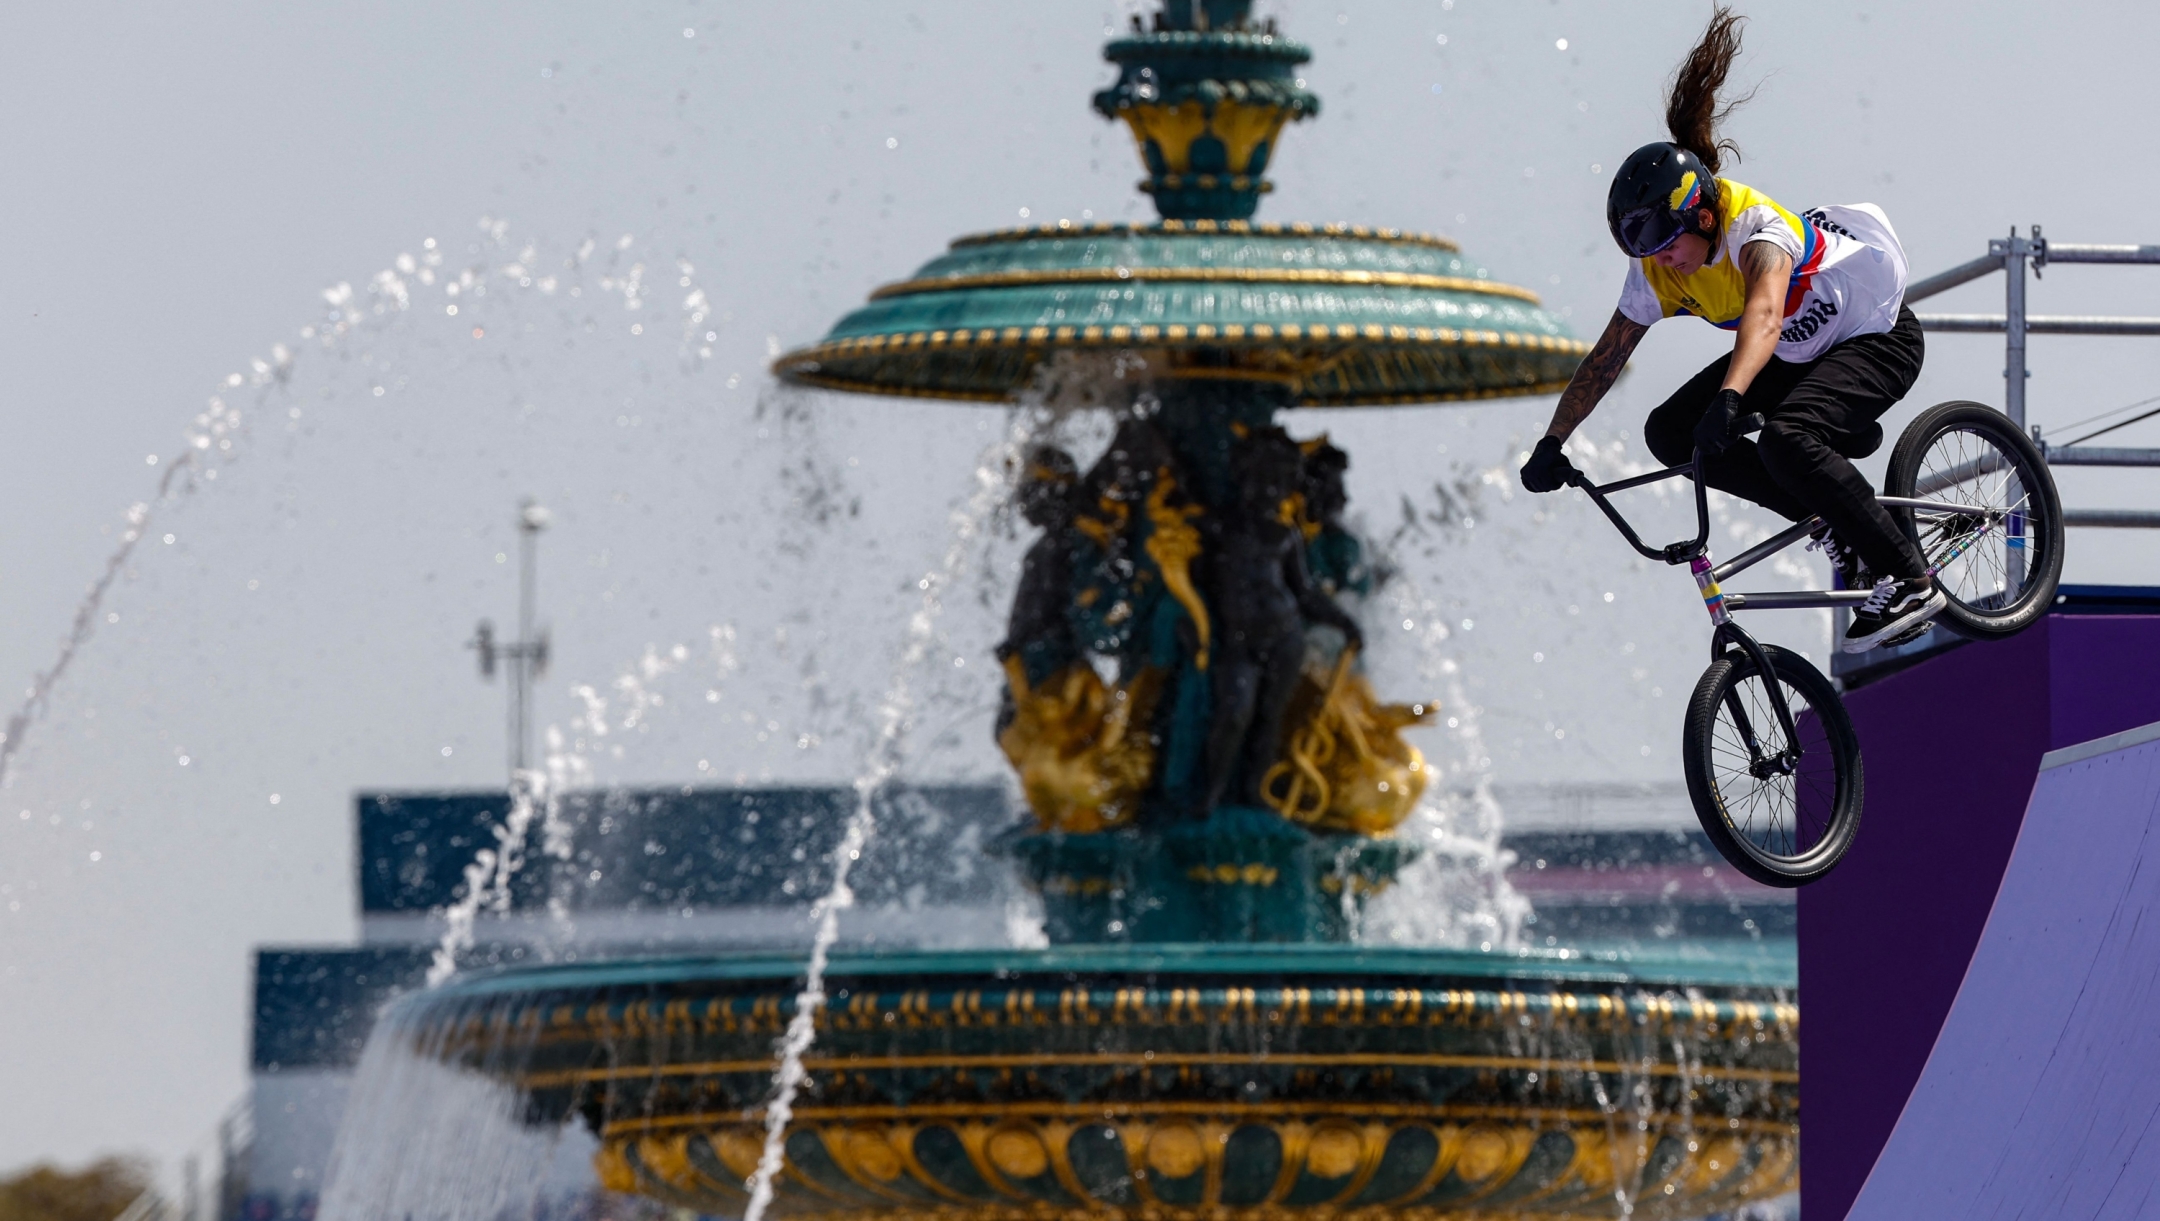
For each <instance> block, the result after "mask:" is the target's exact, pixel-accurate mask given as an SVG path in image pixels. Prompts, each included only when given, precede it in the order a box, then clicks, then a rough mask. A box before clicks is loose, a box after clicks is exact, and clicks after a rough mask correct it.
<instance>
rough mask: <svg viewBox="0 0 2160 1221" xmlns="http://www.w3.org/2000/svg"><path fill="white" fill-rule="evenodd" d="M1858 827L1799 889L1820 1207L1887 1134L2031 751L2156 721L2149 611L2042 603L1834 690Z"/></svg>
mask: <svg viewBox="0 0 2160 1221" xmlns="http://www.w3.org/2000/svg"><path fill="white" fill-rule="evenodd" d="M1845 703H1846V706H1847V707H1848V708H1850V709H1851V710H1852V715H1853V723H1854V725H1855V727H1856V728H1858V729H1859V731H1860V749H1861V752H1862V758H1863V759H1865V760H1866V764H1867V807H1866V814H1865V815H1864V817H1862V819H1861V821H1860V838H1859V840H1858V841H1857V842H1855V843H1854V845H1853V848H1852V851H1851V852H1850V853H1848V854H1846V857H1845V859H1844V861H1843V862H1841V863H1840V864H1839V865H1838V867H1837V869H1836V870H1834V871H1833V872H1832V873H1831V874H1830V876H1829V877H1827V878H1824V879H1823V880H1822V881H1820V882H1817V883H1815V884H1814V885H1812V886H1808V887H1805V888H1803V889H1802V890H1801V891H1800V893H1799V917H1800V992H1801V999H1802V1002H1803V1003H1804V1004H1805V1005H1806V1007H1807V1028H1806V1033H1805V1034H1804V1035H1803V1036H1802V1043H1803V1047H1802V1058H1803V1061H1804V1063H1803V1064H1802V1068H1801V1072H1802V1081H1801V1086H1800V1102H1801V1109H1802V1112H1803V1113H1804V1115H1805V1120H1804V1123H1805V1130H1806V1137H1805V1139H1804V1140H1803V1141H1802V1142H1801V1149H1800V1196H1801V1208H1802V1210H1803V1212H1804V1213H1805V1214H1806V1215H1807V1216H1809V1217H1813V1218H1815V1221H1837V1219H1838V1218H1841V1217H1843V1216H1845V1213H1846V1210H1847V1209H1849V1208H1851V1207H1852V1202H1853V1200H1854V1198H1855V1197H1856V1196H1858V1195H1859V1192H1860V1185H1861V1183H1862V1182H1863V1181H1865V1180H1866V1178H1867V1175H1868V1171H1869V1169H1870V1168H1871V1167H1872V1166H1874V1165H1875V1159H1876V1156H1877V1155H1878V1154H1880V1153H1881V1152H1882V1148H1883V1144H1884V1142H1886V1141H1888V1140H1889V1139H1890V1131H1891V1128H1892V1127H1894V1126H1895V1125H1896V1123H1897V1119H1898V1115H1899V1114H1900V1113H1901V1112H1902V1111H1903V1110H1904V1109H1905V1100H1906V1098H1907V1097H1908V1096H1909V1095H1910V1094H1911V1092H1912V1088H1913V1085H1914V1083H1915V1082H1917V1081H1918V1080H1919V1079H1920V1072H1921V1069H1922V1068H1923V1067H1925V1065H1926V1064H1927V1058H1928V1052H1929V1050H1930V1049H1931V1048H1933V1047H1934V1046H1935V1036H1936V1034H1937V1032H1938V1031H1940V1030H1941V1029H1942V1024H1943V1020H1944V1019H1945V1018H1946V1017H1948V1016H1949V1013H1950V1005H1951V1002H1952V1001H1953V1000H1954V999H1956V997H1957V991H1958V985H1959V983H1960V982H1961V981H1962V980H1963V979H1964V978H1965V969H1966V966H1967V965H1968V964H1969V963H1970V962H1971V960H1972V955H1973V951H1974V949H1975V947H1976V946H1978V944H1979V941H1980V932H1981V929H1982V927H1983V926H1984V925H1985V924H1986V923H1987V917H1988V910H1989V908H1990V906H1991V905H1992V904H1993V903H1994V901H1995V894H1996V891H1997V890H1998V889H1999V888H2000V886H2001V883H2002V878H2003V869H2004V867H2005V866H2006V865H2007V864H2008V863H2009V860H2010V853H2011V849H2012V848H2013V847H2014V846H2015V845H2016V843H2017V836H2018V827H2019V825H2020V824H2021V823H2022V822H2023V820H2024V817H2025V802H2026V799H2027V798H2028V797H2029V796H2030V795H2031V794H2032V787H2033V776H2034V775H2035V774H2036V773H2037V772H2038V770H2039V767H2040V757H2041V755H2042V754H2043V753H2044V752H2046V751H2049V750H2052V749H2055V748H2058V747H2064V746H2069V745H2071V744H2073V743H2077V742H2085V741H2090V740H2091V739H2093V738H2098V737H2101V736H2103V735H2105V734H2111V733H2120V732H2122V731H2124V730H2127V729H2130V728H2132V727H2133V726H2138V725H2143V724H2146V723H2147V722H2150V721H2156V720H2160V616H2155V615H2150V614H2105V615H2100V614H2071V613H2063V612H2058V613H2055V614H2051V615H2049V616H2048V617H2047V618H2046V619H2044V620H2042V621H2041V622H2040V623H2038V624H2035V625H2034V626H2033V627H2032V628H2031V629H2030V630H2029V631H2026V632H2025V633H2023V634H2022V635H2019V636H2017V637H2014V638H2012V639H2010V640H2006V641H2002V642H2000V643H1997V644H1970V645H1965V646H1963V647H1960V648H1955V649H1951V650H1949V651H1948V652H1946V653H1943V654H1941V655H1939V656H1937V657H1934V658H1932V659H1929V660H1927V661H1923V662H1921V663H1920V664H1918V665H1916V666H1914V667H1912V668H1911V669H1909V670H1906V671H1904V672H1902V673H1899V674H1894V675H1892V676H1890V677H1888V678H1884V679H1881V680H1879V681H1877V682H1872V683H1868V684H1867V685H1865V686H1862V687H1860V688H1858V689H1857V690H1854V691H1852V692H1851V693H1849V694H1848V695H1847V696H1846V700H1845Z"/></svg>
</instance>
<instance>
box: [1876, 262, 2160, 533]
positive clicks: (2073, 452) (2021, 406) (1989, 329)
mask: <svg viewBox="0 0 2160 1221" xmlns="http://www.w3.org/2000/svg"><path fill="white" fill-rule="evenodd" d="M2050 263H2160V246H2094V245H2084V244H2072V243H2069V242H2050V241H2049V240H2048V239H2047V238H2045V237H2043V236H2041V233H2040V226H2038V225H2034V226H2033V227H2032V232H2031V234H2030V235H2027V236H2020V235H2019V234H2018V232H2017V230H2016V229H2012V230H2011V231H2010V236H2009V237H2007V238H1996V239H1994V240H1992V241H1990V242H1988V252H1987V253H1986V254H1985V255H1983V256H1981V257H1980V258H1977V259H1974V260H1972V261H1971V262H1969V263H1961V264H1959V265H1958V266H1956V267H1953V268H1951V269H1950V270H1948V271H1945V272H1940V273H1938V274H1936V275H1932V276H1929V277H1928V278H1926V279H1924V280H1917V281H1915V282H1913V283H1912V284H1910V285H1908V286H1907V287H1906V289H1905V302H1906V304H1908V305H1910V304H1911V303H1913V302H1915V301H1919V300H1923V299H1925V298H1928V297H1932V296H1934V295H1936V294H1937V293H1944V292H1948V291H1950V290H1951V289H1953V288H1956V287H1957V286H1958V285H1960V284H1966V283H1970V282H1971V281H1973V280H1977V279H1979V278H1980V277H1982V276H1984V275H1988V274H1991V273H1993V272H1997V271H2000V272H2003V273H2005V275H2004V280H2003V312H2002V313H2000V314H1920V315H1919V319H1920V327H1921V329H1922V330H1927V331H1941V332H1949V333H1952V334H1956V333H1966V334H1971V333H1975V332H1978V333H1983V334H1996V333H2000V334H2001V335H2002V336H2003V413H2004V414H2006V415H2008V416H2009V417H2010V419H2011V422H2013V423H2015V424H2016V425H2017V426H2018V427H2019V428H2027V427H2029V426H2028V425H2027V424H2026V423H2025V382H2026V380H2027V379H2028V378H2030V377H2031V376H2032V371H2031V370H2029V369H2027V368H2026V367H2025V337H2026V336H2027V335H2160V318H2115V317H2108V316H2104V315H2095V314H2028V313H2026V312H2025V273H2026V271H2027V270H2028V269H2030V270H2031V272H2032V274H2033V277H2034V278H2035V279H2037V278H2039V276H2040V275H2041V273H2042V272H2044V271H2045V270H2046V269H2047V267H2048V265H2049V264H2050ZM2142 418H2144V417H2142V416H2139V417H2134V418H2133V419H2131V420H2124V421H2122V422H2121V423H2118V424H2113V425H2110V426H2109V427H2107V428H2103V429H2101V430H2100V432H2109V431H2112V430H2113V429H2115V428H2120V427H2122V426H2123V425H2125V424H2129V423H2134V422H2135V420H2136V419H2142ZM2031 431H2032V434H2033V440H2034V441H2037V442H2039V444H2040V452H2041V453H2042V454H2044V455H2046V457H2047V460H2048V465H2050V466H2160V449H2130V448H2124V447H2120V446H2102V445H2081V444H2071V445H2061V446H2056V445H2049V444H2048V443H2047V442H2046V441H2045V440H2043V439H2042V438H2041V436H2040V430H2039V429H2038V428H2037V427H2034V428H2032V429H2031ZM2098 435H2100V434H2099V433H2091V434H2088V435H2087V436H2086V437H2081V438H2079V440H2080V441H2084V440H2089V439H2090V438H2091V437H2094V436H2098ZM2063 524H2064V525H2066V526H2086V527H2101V528H2108V527H2113V528H2117V529H2126V528H2127V529H2155V528H2160V511H2154V512H2148V511H2146V510H2142V509H2066V510H2064V512H2063Z"/></svg>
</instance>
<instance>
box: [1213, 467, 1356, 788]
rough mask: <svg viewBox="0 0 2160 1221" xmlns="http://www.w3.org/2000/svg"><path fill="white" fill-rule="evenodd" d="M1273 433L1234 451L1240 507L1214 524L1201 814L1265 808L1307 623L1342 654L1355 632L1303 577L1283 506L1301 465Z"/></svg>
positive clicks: (1300, 540) (1300, 550) (1299, 537)
mask: <svg viewBox="0 0 2160 1221" xmlns="http://www.w3.org/2000/svg"><path fill="white" fill-rule="evenodd" d="M1300 457H1301V456H1300V454H1299V452H1298V446H1297V443H1296V442H1295V441H1292V440H1291V439H1290V438H1289V436H1288V435H1287V434H1285V433H1284V432H1283V431H1282V430H1281V429H1279V428H1265V429H1258V430H1255V431H1253V432H1251V433H1250V434H1249V435H1247V436H1246V437H1245V438H1244V439H1243V440H1241V441H1239V442H1238V443H1237V446H1236V447H1235V448H1234V449H1233V450H1232V451H1231V467H1232V471H1233V474H1234V479H1235V483H1236V487H1237V494H1238V496H1237V501H1236V503H1235V505H1233V506H1232V507H1231V509H1230V511H1229V512H1228V514H1227V515H1226V516H1225V517H1224V518H1222V519H1221V520H1217V521H1213V522H1211V523H1210V525H1211V526H1212V529H1211V530H1210V532H1209V538H1208V544H1209V545H1208V548H1207V552H1208V553H1207V556H1206V563H1205V571H1206V574H1207V585H1208V599H1207V600H1208V604H1209V605H1210V606H1211V607H1212V608H1213V609H1214V612H1215V618H1216V620H1217V622H1218V627H1217V630H1216V632H1215V646H1214V650H1213V653H1214V656H1213V657H1212V658H1211V660H1210V664H1209V667H1208V676H1209V680H1210V686H1211V688H1212V695H1213V699H1212V704H1213V709H1212V716H1211V718H1210V724H1209V727H1208V739H1207V785H1206V790H1205V794H1204V802H1203V804H1202V806H1201V810H1202V811H1203V812H1204V811H1206V810H1209V809H1213V808H1214V807H1216V806H1217V805H1220V804H1222V803H1223V802H1224V801H1225V800H1228V801H1231V802H1234V803H1236V804H1239V805H1245V806H1250V807H1253V808H1255V809H1263V808H1266V807H1265V806H1264V805H1263V797H1262V794H1261V780H1262V778H1263V777H1264V776H1265V775H1266V774H1267V771H1268V769H1269V768H1270V767H1271V766H1273V764H1274V762H1275V759H1276V756H1277V752H1278V751H1279V750H1280V748H1281V744H1282V724H1283V710H1284V709H1285V708H1286V707H1287V706H1288V704H1289V702H1290V697H1291V695H1292V694H1293V693H1294V692H1295V691H1296V688H1297V681H1298V677H1299V674H1300V673H1301V672H1302V670H1303V668H1304V662H1305V625H1306V623H1307V622H1308V621H1310V622H1313V623H1317V624H1323V625H1326V626H1329V627H1333V628H1335V629H1336V630H1338V631H1340V632H1341V633H1342V634H1343V637H1344V642H1345V645H1346V647H1348V648H1352V649H1355V648H1358V647H1359V646H1360V645H1362V643H1363V641H1364V637H1363V634H1362V633H1361V632H1360V631H1359V630H1358V626H1357V623H1356V622H1355V621H1354V620H1352V619H1351V618H1350V616H1349V615H1348V614H1347V613H1346V612H1344V610H1343V609H1342V608H1341V607H1340V606H1338V605H1336V603H1335V601H1334V599H1332V598H1330V597H1328V596H1327V594H1325V593H1323V592H1321V591H1320V590H1319V589H1318V588H1317V587H1316V586H1314V585H1313V583H1312V582H1311V580H1310V579H1309V578H1308V576H1307V575H1306V569H1305V537H1304V534H1303V532H1302V531H1300V530H1299V529H1298V528H1297V527H1296V526H1295V525H1294V524H1293V521H1294V518H1292V513H1293V512H1294V508H1293V507H1292V506H1290V505H1289V503H1288V502H1289V501H1290V498H1291V496H1292V494H1293V493H1295V492H1296V491H1297V490H1298V480H1299V475H1300V467H1301V465H1302V463H1301V460H1300Z"/></svg>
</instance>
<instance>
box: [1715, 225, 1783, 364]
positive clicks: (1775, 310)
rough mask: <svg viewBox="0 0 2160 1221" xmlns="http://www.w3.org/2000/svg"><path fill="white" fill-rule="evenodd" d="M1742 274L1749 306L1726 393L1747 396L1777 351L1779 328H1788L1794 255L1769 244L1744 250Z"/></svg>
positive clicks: (1755, 244) (1736, 342) (1743, 315)
mask: <svg viewBox="0 0 2160 1221" xmlns="http://www.w3.org/2000/svg"><path fill="white" fill-rule="evenodd" d="M1740 275H1741V277H1742V278H1743V279H1745V280H1746V281H1747V304H1746V305H1744V306H1742V307H1741V310H1740V333H1739V335H1737V336H1736V337H1735V338H1734V339H1733V353H1732V364H1731V365H1729V366H1727V367H1726V369H1725V385H1724V387H1723V388H1724V389H1726V390H1736V391H1738V392H1740V393H1741V394H1746V393H1747V389H1748V387H1749V386H1750V385H1752V384H1753V383H1754V381H1755V375H1756V374H1758V373H1761V372H1762V371H1763V366H1764V365H1767V364H1769V363H1770V357H1771V356H1772V355H1774V354H1775V353H1776V352H1777V341H1778V329H1779V328H1780V327H1782V326H1784V325H1785V292H1786V289H1787V286H1788V285H1789V284H1790V283H1791V282H1792V256H1791V255H1789V254H1787V253H1785V252H1784V251H1783V250H1780V249H1778V248H1777V247H1776V246H1775V245H1773V244H1771V243H1769V242H1749V243H1747V244H1746V245H1744V246H1742V247H1740Z"/></svg>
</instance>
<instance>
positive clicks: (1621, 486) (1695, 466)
mask: <svg viewBox="0 0 2160 1221" xmlns="http://www.w3.org/2000/svg"><path fill="white" fill-rule="evenodd" d="M1762 426H1763V418H1762V415H1761V413H1759V412H1750V413H1749V414H1747V415H1744V416H1741V417H1740V418H1739V419H1736V420H1734V421H1733V426H1732V432H1731V434H1730V435H1732V436H1735V437H1744V436H1746V435H1748V434H1749V433H1753V432H1760V431H1762ZM1701 467H1702V451H1701V450H1700V449H1697V450H1696V451H1695V452H1694V453H1693V454H1692V455H1690V456H1689V458H1688V461H1686V462H1684V463H1682V464H1681V465H1679V466H1668V467H1666V468H1665V469H1664V470H1662V471H1652V472H1651V473H1649V474H1647V475H1636V476H1634V477H1633V478H1630V479H1620V480H1616V481H1614V482H1612V483H1608V484H1604V485H1602V486H1601V485H1599V484H1595V483H1592V482H1590V477H1589V476H1587V475H1585V474H1583V473H1582V472H1581V471H1571V472H1570V473H1569V475H1568V479H1567V482H1568V486H1570V487H1577V488H1581V489H1582V490H1583V491H1585V492H1588V493H1589V494H1590V499H1591V500H1592V501H1594V502H1595V503H1596V504H1597V507H1598V508H1599V509H1601V510H1603V511H1604V514H1605V516H1606V517H1607V518H1608V519H1609V520H1610V521H1611V522H1612V524H1613V525H1614V526H1615V527H1617V528H1618V529H1619V531H1620V533H1621V535H1622V537H1624V538H1626V539H1627V541H1628V545H1629V546H1632V547H1633V548H1635V550H1636V551H1638V552H1640V553H1642V555H1644V556H1645V557H1646V558H1649V559H1653V560H1663V561H1664V562H1665V563H1667V564H1685V563H1687V562H1688V561H1689V560H1691V559H1693V558H1695V557H1696V556H1698V555H1701V554H1702V553H1703V549H1704V548H1705V547H1707V546H1708V545H1709V543H1710V492H1709V488H1708V487H1707V486H1705V485H1704V483H1703V481H1702V480H1701V479H1700V478H1698V477H1697V473H1698V471H1699V470H1700V469H1701ZM1675 475H1686V476H1687V477H1689V478H1690V479H1693V480H1694V481H1695V527H1696V528H1695V537H1694V538H1692V539H1683V540H1681V541H1680V542H1677V543H1668V544H1666V545H1665V546H1663V547H1652V546H1650V545H1649V544H1648V543H1645V542H1643V541H1642V536H1641V535H1639V534H1637V533H1635V527H1633V526H1631V525H1629V524H1628V521H1627V519H1626V518H1624V517H1622V516H1620V511H1619V510H1617V509H1615V508H1613V507H1612V502H1611V501H1609V500H1607V499H1605V498H1606V496H1607V495H1609V494H1611V493H1613V492H1624V491H1626V490H1628V489H1629V488H1638V487H1642V486H1643V485H1645V484H1650V483H1656V482H1658V481H1660V480H1664V479H1671V478H1672V477H1674V476H1675Z"/></svg>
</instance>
